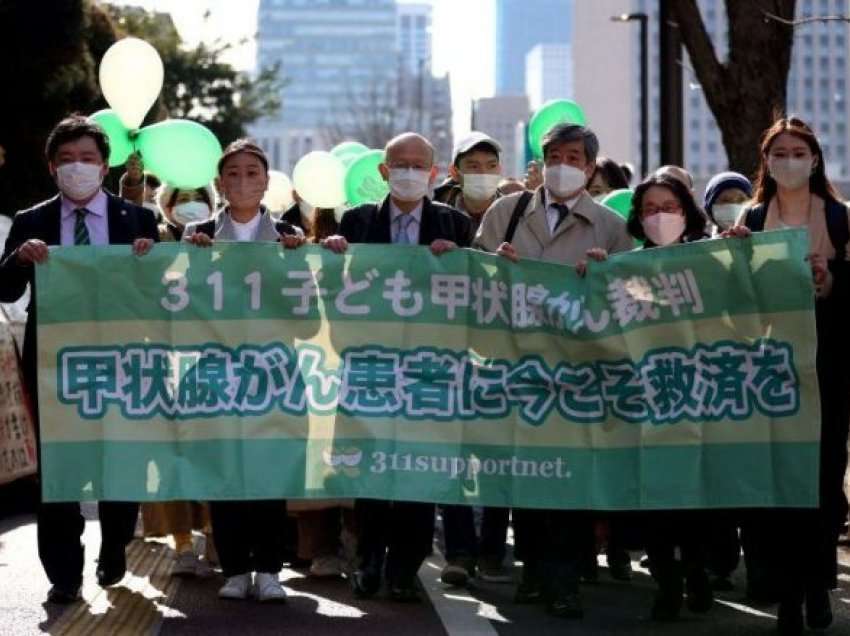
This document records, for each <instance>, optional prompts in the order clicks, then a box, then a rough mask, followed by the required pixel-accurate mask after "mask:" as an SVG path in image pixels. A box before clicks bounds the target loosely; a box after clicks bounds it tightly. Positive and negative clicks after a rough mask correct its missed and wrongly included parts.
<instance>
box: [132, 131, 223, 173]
mask: <svg viewBox="0 0 850 636" xmlns="http://www.w3.org/2000/svg"><path fill="white" fill-rule="evenodd" d="M136 147H137V148H138V149H139V152H140V153H141V154H142V161H144V163H145V169H146V170H149V171H150V172H152V173H154V174H155V175H156V176H157V177H159V178H160V179H161V180H162V181H164V182H166V183H168V184H169V185H172V186H174V187H176V188H186V189H191V188H200V187H201V186H205V185H207V184H208V183H210V182H211V181H212V180H213V179H214V178H215V176H216V173H217V171H218V160H219V159H220V158H221V144H220V143H219V142H218V139H216V136H215V135H214V134H212V132H210V130H209V129H208V128H206V127H205V126H202V125H201V124H199V123H197V122H194V121H188V120H185V119H169V120H166V121H162V122H159V123H158V124H153V125H152V126H145V127H144V128H142V129H141V130H140V131H139V134H138V136H137V137H136Z"/></svg>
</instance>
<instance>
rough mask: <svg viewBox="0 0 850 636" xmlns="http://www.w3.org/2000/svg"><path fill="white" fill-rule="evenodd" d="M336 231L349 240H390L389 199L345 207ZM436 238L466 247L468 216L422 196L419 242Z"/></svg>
mask: <svg viewBox="0 0 850 636" xmlns="http://www.w3.org/2000/svg"><path fill="white" fill-rule="evenodd" d="M339 233H340V234H341V235H342V236H344V237H345V240H347V241H348V242H349V243H392V242H393V240H392V232H391V228H390V198H389V197H386V198H385V199H384V200H383V201H382V202H381V204H380V205H378V204H376V203H365V204H363V205H360V206H357V207H356V208H351V209H350V210H348V211H347V212H346V213H345V215H344V216H343V217H342V222H341V223H340V225H339ZM437 239H445V240H447V241H454V242H455V243H457V244H458V246H459V247H469V245H470V243H471V240H472V226H471V224H470V222H469V219H468V218H467V217H466V216H465V215H463V214H461V213H460V212H458V211H457V210H455V209H454V208H451V207H449V206H447V205H444V204H442V203H436V202H434V201H431V200H430V199H425V202H424V204H423V206H422V222H421V225H420V226H419V244H420V245H430V244H431V243H432V242H433V241H436V240H437Z"/></svg>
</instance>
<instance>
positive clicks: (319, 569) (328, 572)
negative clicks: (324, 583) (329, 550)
mask: <svg viewBox="0 0 850 636" xmlns="http://www.w3.org/2000/svg"><path fill="white" fill-rule="evenodd" d="M310 576H315V577H317V578H323V579H324V578H330V577H334V576H342V561H341V560H340V558H339V557H337V556H334V555H332V554H330V555H326V556H321V557H317V558H315V559H313V562H312V563H311V564H310Z"/></svg>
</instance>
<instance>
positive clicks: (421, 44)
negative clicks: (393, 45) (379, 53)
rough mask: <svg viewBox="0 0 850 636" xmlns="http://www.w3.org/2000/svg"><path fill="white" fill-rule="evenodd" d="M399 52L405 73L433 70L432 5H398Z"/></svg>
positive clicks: (412, 73)
mask: <svg viewBox="0 0 850 636" xmlns="http://www.w3.org/2000/svg"><path fill="white" fill-rule="evenodd" d="M398 50H399V53H400V55H401V64H402V68H403V70H404V72H405V73H407V74H409V75H417V74H419V73H420V72H423V71H425V72H427V70H428V69H430V68H431V5H430V4H399V5H398Z"/></svg>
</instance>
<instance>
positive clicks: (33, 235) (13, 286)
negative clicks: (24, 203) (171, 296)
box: [0, 192, 159, 400]
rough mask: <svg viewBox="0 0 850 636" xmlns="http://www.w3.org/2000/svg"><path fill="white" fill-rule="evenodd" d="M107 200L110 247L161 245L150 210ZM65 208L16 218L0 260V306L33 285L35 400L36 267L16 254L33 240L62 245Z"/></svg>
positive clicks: (30, 374)
mask: <svg viewBox="0 0 850 636" xmlns="http://www.w3.org/2000/svg"><path fill="white" fill-rule="evenodd" d="M106 197H107V208H106V209H107V219H108V220H107V225H108V227H109V243H110V244H114V245H121V244H132V243H133V241H134V240H136V239H137V238H149V239H153V240H154V241H159V230H158V229H157V224H156V217H155V216H154V213H153V212H151V211H150V210H148V209H147V208H143V207H140V206H138V205H134V204H132V203H128V202H127V201H124V200H123V199H119V198H118V197H116V196H115V195H113V194H110V193H109V192H107V193H106ZM61 208H62V202H61V200H60V198H59V196H58V195H57V196H55V197H53V198H52V199H48V200H47V201H43V202H42V203H39V204H38V205H36V206H35V207H32V208H30V209H29V210H22V211H21V212H18V213H17V214H16V215H15V218H14V220H13V221H12V228H11V229H10V230H9V238H8V239H6V249H5V251H4V252H3V258H2V260H0V302H7V303H10V302H15V301H16V300H18V299H19V298H20V297H21V296H22V295H23V293H24V291H25V290H26V286H27V283H30V285H31V287H30V289H31V290H32V299H31V300H30V306H29V315H28V316H27V326H26V336H25V340H24V356H23V357H24V379H25V380H26V383H27V388H28V389H29V392H30V395H31V396H32V397H33V400H35V395H36V387H37V376H36V352H37V351H38V346H37V344H36V340H35V338H36V330H35V325H36V306H35V302H34V301H35V289H34V284H35V270H34V267H33V266H32V265H28V266H21V265H19V264H18V263H17V261H16V252H17V250H18V248H19V247H20V246H21V244H23V243H25V242H26V241H28V240H30V239H40V240H42V241H44V242H45V243H47V244H48V245H61V244H62V239H61V226H62V219H61Z"/></svg>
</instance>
